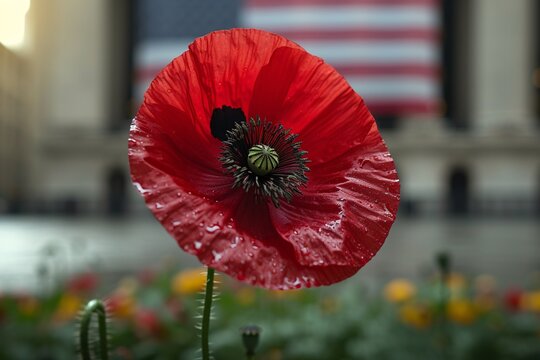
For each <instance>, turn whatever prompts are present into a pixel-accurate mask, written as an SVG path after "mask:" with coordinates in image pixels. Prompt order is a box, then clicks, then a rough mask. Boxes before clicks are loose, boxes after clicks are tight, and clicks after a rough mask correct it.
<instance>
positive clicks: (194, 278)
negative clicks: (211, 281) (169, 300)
mask: <svg viewBox="0 0 540 360" xmlns="http://www.w3.org/2000/svg"><path fill="white" fill-rule="evenodd" d="M205 284H206V270H205V269H204V268H195V269H188V270H184V271H181V272H179V273H178V274H176V276H175V277H174V278H173V280H172V284H171V287H172V291H173V293H175V294H177V295H190V294H194V293H198V292H199V291H202V290H203V289H204V286H205Z"/></svg>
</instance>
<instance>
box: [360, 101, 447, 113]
mask: <svg viewBox="0 0 540 360" xmlns="http://www.w3.org/2000/svg"><path fill="white" fill-rule="evenodd" d="M365 102H366V105H367V107H368V108H369V111H371V113H373V115H375V117H376V116H377V115H417V114H418V115H420V114H422V115H435V114H439V113H440V111H441V106H440V103H439V102H438V101H434V100H399V101H388V100H369V99H365Z"/></svg>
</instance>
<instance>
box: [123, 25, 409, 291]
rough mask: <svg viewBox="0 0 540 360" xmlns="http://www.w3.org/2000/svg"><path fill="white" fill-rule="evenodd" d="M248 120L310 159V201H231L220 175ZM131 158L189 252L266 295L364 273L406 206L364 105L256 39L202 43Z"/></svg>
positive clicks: (259, 34)
mask: <svg viewBox="0 0 540 360" xmlns="http://www.w3.org/2000/svg"><path fill="white" fill-rule="evenodd" d="M213 115H215V116H213ZM243 115H246V117H249V116H255V115H257V116H261V117H263V118H267V119H268V120H271V121H274V122H276V123H280V124H282V125H284V127H285V128H291V129H292V130H293V132H294V133H297V134H298V135H299V139H300V140H301V141H303V144H302V149H304V150H307V151H308V152H309V154H308V155H307V156H308V157H309V158H310V160H311V164H310V167H311V172H309V173H308V178H309V181H308V184H307V187H306V188H305V189H304V191H303V192H304V194H303V195H299V196H295V197H294V198H293V199H292V202H291V203H290V204H287V203H284V204H282V207H281V208H279V209H276V208H275V207H274V206H273V205H272V204H271V203H270V202H264V201H263V202H261V201H260V200H259V201H257V200H256V199H255V198H254V197H253V196H251V194H249V193H246V192H245V191H244V190H242V189H234V188H233V187H232V184H233V178H232V177H231V176H230V175H226V174H225V173H224V171H223V169H222V165H221V163H220V161H219V157H220V152H221V144H222V142H221V141H222V140H224V139H225V138H226V136H227V135H226V134H227V132H226V131H227V129H228V128H229V127H230V126H232V124H234V123H235V122H236V121H238V119H240V121H243V118H244V117H243ZM231 116H232V117H231ZM129 158H130V166H131V174H132V179H133V182H134V183H135V185H136V186H137V188H138V190H139V192H141V194H142V195H143V196H144V198H145V201H146V203H147V206H148V207H149V208H150V210H151V211H152V212H153V214H154V216H155V217H156V218H157V219H158V220H159V221H160V222H161V223H162V225H163V226H164V227H165V228H166V229H167V231H168V232H169V233H170V234H171V235H172V236H173V238H174V239H175V240H176V241H177V242H178V244H179V245H180V247H182V248H183V249H184V250H185V251H187V252H189V253H191V254H193V255H196V256H197V257H198V258H199V259H200V261H201V262H202V263H204V264H206V265H208V266H211V267H214V268H216V269H217V270H219V271H223V272H225V273H227V274H229V275H230V276H233V277H235V278H237V279H239V280H242V281H245V282H249V283H251V284H254V285H259V286H263V287H267V288H274V289H290V288H298V287H309V286H318V285H329V284H332V283H334V282H337V281H340V280H343V279H345V278H347V277H349V276H351V275H353V274H354V273H356V271H358V269H360V268H361V267H362V266H363V265H364V264H365V262H367V261H368V260H369V258H371V257H372V256H373V254H374V253H375V252H376V251H377V250H378V249H379V247H380V246H381V245H382V242H383V241H384V238H385V237H386V235H387V234H388V230H389V228H390V225H391V222H392V221H393V219H394V218H395V212H396V210H397V202H398V199H399V184H398V182H397V175H396V173H395V168H394V165H393V162H392V160H391V158H389V155H388V152H387V149H386V146H385V145H384V143H383V141H382V139H381V138H380V135H379V133H378V130H377V127H376V125H375V123H374V120H373V118H372V117H371V115H370V114H369V111H368V110H367V108H366V107H365V105H364V103H363V100H362V99H361V98H360V97H359V96H358V95H356V94H355V93H354V91H353V90H352V89H351V88H350V86H349V85H348V84H347V83H346V81H345V80H344V79H343V78H342V77H341V76H340V75H339V74H337V73H336V72H335V70H334V69H333V68H331V67H330V66H329V65H327V64H325V63H324V62H323V61H322V60H320V59H319V58H316V57H314V56H312V55H310V54H308V53H307V52H305V51H304V50H303V49H301V48H300V47H299V46H298V45H296V44H294V43H293V42H290V41H288V40H286V39H284V38H282V37H280V36H278V35H275V34H271V33H267V32H264V31H260V30H254V29H233V30H229V31H218V32H214V33H211V34H209V35H207V36H205V37H202V38H199V39H197V40H195V42H194V43H193V44H192V45H190V47H189V50H188V51H187V52H186V53H184V54H182V55H181V56H179V57H178V58H176V59H175V60H173V62H171V64H169V65H168V66H167V67H166V68H165V69H164V70H163V71H162V72H161V73H160V74H159V75H158V77H157V78H156V79H155V80H154V81H153V82H152V84H151V86H150V88H149V89H148V91H147V93H146V94H145V99H144V102H143V105H142V106H141V109H140V110H139V112H138V114H137V116H136V118H135V119H134V121H133V125H132V128H131V131H130V140H129ZM332 222H333V223H332ZM332 226H333V228H332ZM319 229H324V230H321V231H319ZM363 229H367V230H368V231H367V232H364V231H363ZM364 233H365V234H364Z"/></svg>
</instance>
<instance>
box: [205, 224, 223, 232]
mask: <svg viewBox="0 0 540 360" xmlns="http://www.w3.org/2000/svg"><path fill="white" fill-rule="evenodd" d="M218 230H221V227H219V225H214V226H207V227H206V232H208V233H210V234H212V233H215V232H216V231H218Z"/></svg>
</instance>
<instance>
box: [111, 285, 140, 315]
mask: <svg viewBox="0 0 540 360" xmlns="http://www.w3.org/2000/svg"><path fill="white" fill-rule="evenodd" d="M135 308H136V304H135V299H134V298H133V296H131V295H128V294H123V293H120V292H119V293H116V294H114V295H113V296H112V297H111V298H109V299H108V300H107V310H109V311H110V312H111V314H112V315H113V316H115V317H117V318H120V319H128V318H131V317H133V314H134V313H135Z"/></svg>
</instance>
